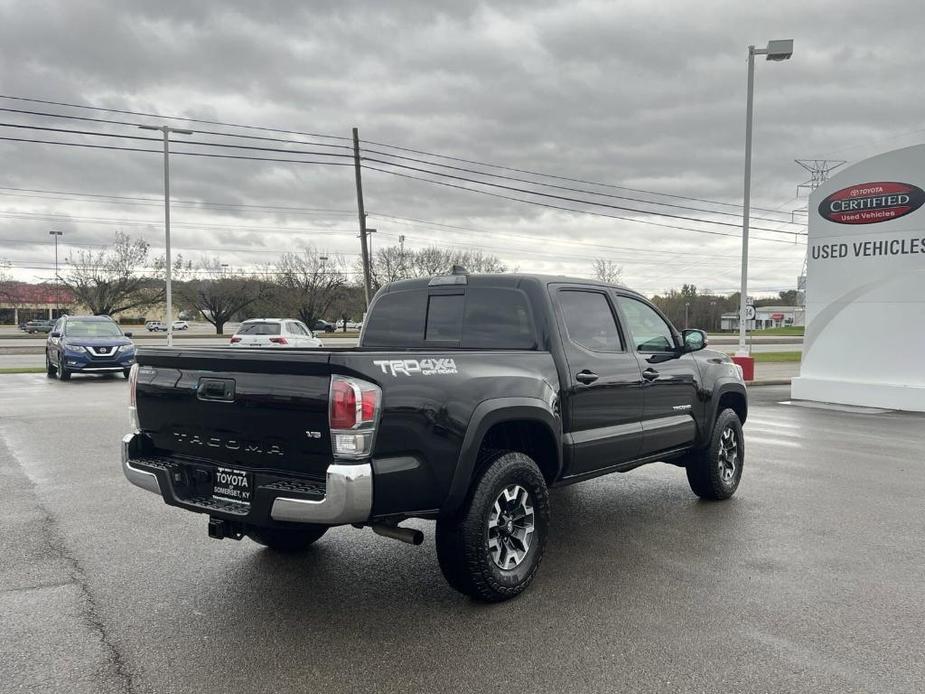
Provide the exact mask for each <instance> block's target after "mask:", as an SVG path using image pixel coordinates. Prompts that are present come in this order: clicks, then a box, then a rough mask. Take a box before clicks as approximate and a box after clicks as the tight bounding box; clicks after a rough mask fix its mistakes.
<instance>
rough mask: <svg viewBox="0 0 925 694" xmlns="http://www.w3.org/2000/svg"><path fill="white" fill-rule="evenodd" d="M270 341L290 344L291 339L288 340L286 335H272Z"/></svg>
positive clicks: (277, 343) (276, 343) (275, 343)
mask: <svg viewBox="0 0 925 694" xmlns="http://www.w3.org/2000/svg"><path fill="white" fill-rule="evenodd" d="M270 342H272V343H273V344H274V345H288V344H289V340H287V339H286V338H285V337H271V338H270Z"/></svg>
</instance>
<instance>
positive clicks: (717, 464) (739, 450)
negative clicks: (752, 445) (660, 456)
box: [685, 409, 745, 501]
mask: <svg viewBox="0 0 925 694" xmlns="http://www.w3.org/2000/svg"><path fill="white" fill-rule="evenodd" d="M727 431H731V432H732V435H733V437H734V439H735V444H736V454H737V460H736V463H735V470H734V472H733V473H732V475H731V477H729V478H728V479H727V478H726V476H725V474H724V472H723V470H724V467H725V466H724V464H723V463H722V462H721V460H720V455H721V453H722V449H723V436H724V434H725V433H726V432H727ZM727 436H728V435H727ZM727 446H728V443H727ZM744 463H745V437H744V436H743V435H742V422H741V421H739V416H738V415H737V414H736V413H735V411H733V410H731V409H726V410H723V411H722V412H720V413H719V415H718V416H717V417H716V423H715V424H714V425H713V432H712V433H711V435H710V442H709V444H708V445H707V446H706V447H705V448H701V449H699V450H697V451H694V452H693V453H690V454H689V455H688V458H687V460H686V462H685V467H686V469H687V481H688V483H689V484H690V485H691V490H692V491H693V492H694V494H696V495H697V496H699V497H700V498H701V499H709V500H711V501H721V500H723V499H728V498H729V497H731V496H732V495H733V494H735V492H736V489H738V487H739V482H740V480H741V479H742V467H743V464H744ZM726 469H728V467H726Z"/></svg>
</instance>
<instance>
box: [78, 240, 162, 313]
mask: <svg viewBox="0 0 925 694" xmlns="http://www.w3.org/2000/svg"><path fill="white" fill-rule="evenodd" d="M148 251H149V246H148V243H147V242H146V241H144V240H142V239H134V240H133V239H131V238H129V237H128V236H127V235H126V234H123V233H122V232H120V231H117V232H116V234H115V237H114V238H113V243H112V245H111V246H109V247H108V248H106V249H104V250H101V251H78V252H77V253H76V254H73V253H72V254H71V255H69V256H68V265H69V266H70V270H69V271H68V273H67V274H66V275H62V276H61V283H62V284H63V285H64V286H65V287H67V288H68V289H70V290H71V292H72V293H73V295H74V297H75V298H76V299H77V301H78V302H79V303H82V304H84V305H85V306H87V307H88V308H89V309H90V311H91V312H93V313H95V314H105V315H113V314H116V313H121V312H123V311H128V310H129V309H133V308H137V309H143V308H148V307H149V306H153V305H154V304H156V303H158V302H160V301H163V300H164V293H165V292H164V287H163V286H162V285H161V283H160V282H158V281H157V279H158V276H159V274H160V271H159V270H158V269H157V268H155V270H154V271H153V272H152V271H150V270H148V268H146V265H147V262H148ZM155 265H157V263H155Z"/></svg>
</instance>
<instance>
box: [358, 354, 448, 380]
mask: <svg viewBox="0 0 925 694" xmlns="http://www.w3.org/2000/svg"><path fill="white" fill-rule="evenodd" d="M373 364H375V365H376V366H378V367H379V368H380V369H382V373H384V374H391V375H392V376H398V375H399V374H400V375H402V376H414V375H416V374H420V375H421V376H434V375H441V376H443V375H447V374H455V373H457V372H456V362H455V361H454V360H452V359H438V358H433V359H420V360H418V359H377V360H375V361H373Z"/></svg>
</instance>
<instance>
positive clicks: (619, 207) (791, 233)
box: [366, 157, 806, 236]
mask: <svg viewBox="0 0 925 694" xmlns="http://www.w3.org/2000/svg"><path fill="white" fill-rule="evenodd" d="M366 161H372V162H375V163H377V164H384V165H386V166H394V167H397V168H400V169H408V170H410V171H416V172H418V173H425V174H430V175H433V176H442V177H444V178H451V179H453V180H456V181H465V182H466V183H475V184H476V185H482V186H489V187H491V188H499V189H501V190H510V191H513V192H515V193H524V194H526V195H536V196H538V197H543V198H550V199H552V200H562V201H564V202H571V203H578V204H581V205H593V206H595V207H604V208H607V209H611V210H622V211H624V212H635V213H637V214H644V215H651V216H656V217H666V218H668V219H679V220H683V221H688V222H700V223H702V224H714V225H719V226H725V227H732V228H734V229H739V228H741V225H740V224H735V223H733V222H721V221H717V220H709V219H698V218H696V217H687V216H685V215H678V214H670V213H668V212H653V211H650V210H640V209H638V208H634V207H625V206H623V205H611V204H609V203H604V202H594V201H591V200H583V199H581V198H572V197H568V196H565V195H554V194H552V193H541V192H537V191H533V190H529V189H527V188H518V187H516V186H507V185H503V184H501V183H491V182H488V181H477V180H475V179H472V178H466V177H465V176H456V175H454V174H448V173H443V172H442V171H433V170H431V169H422V168H419V167H416V166H408V165H406V164H396V163H394V162H389V161H383V160H381V159H374V158H371V157H369V158H366ZM366 168H371V167H366ZM373 170H375V171H381V172H383V173H390V174H393V175H399V174H397V173H396V172H394V171H384V170H383V169H373ZM409 178H413V177H410V176H409ZM418 180H422V181H427V182H430V183H437V181H434V180H432V179H425V178H419V179H418ZM463 190H468V191H471V192H474V193H483V194H484V193H485V191H481V190H477V189H474V188H463ZM521 202H530V203H531V204H539V203H533V202H531V201H529V200H521ZM752 229H755V230H760V231H767V232H772V233H776V234H786V235H789V236H805V235H806V234H804V233H801V232H795V231H783V230H781V229H771V228H768V227H752ZM689 231H697V230H695V229H689ZM701 231H702V230H701ZM703 233H709V232H703Z"/></svg>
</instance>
